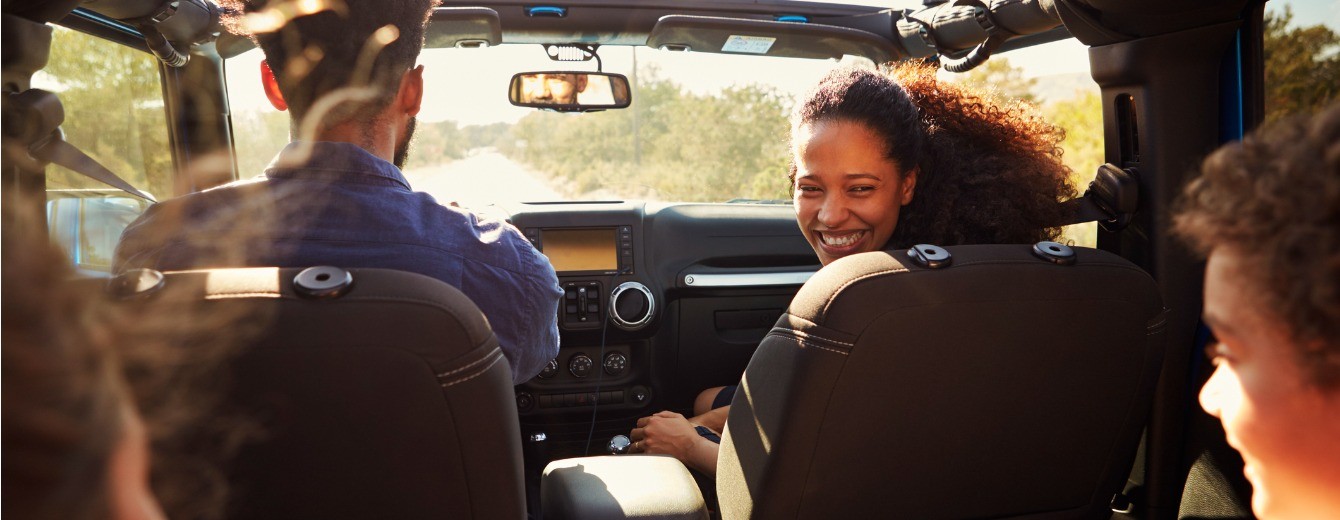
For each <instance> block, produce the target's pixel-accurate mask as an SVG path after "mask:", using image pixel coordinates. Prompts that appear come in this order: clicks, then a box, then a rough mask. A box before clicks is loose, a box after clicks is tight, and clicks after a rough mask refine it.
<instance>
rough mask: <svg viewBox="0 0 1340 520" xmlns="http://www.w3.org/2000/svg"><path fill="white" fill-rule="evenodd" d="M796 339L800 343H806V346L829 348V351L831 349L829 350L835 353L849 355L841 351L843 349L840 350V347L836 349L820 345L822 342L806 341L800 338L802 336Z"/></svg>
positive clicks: (820, 348) (821, 348)
mask: <svg viewBox="0 0 1340 520" xmlns="http://www.w3.org/2000/svg"><path fill="white" fill-rule="evenodd" d="M795 339H796V342H797V343H800V344H802V345H805V346H809V347H814V348H817V349H819V350H827V351H829V352H834V353H838V354H842V355H844V356H846V355H847V352H843V351H841V350H838V349H835V348H832V347H825V346H823V345H820V344H818V343H810V342H808V341H805V340H803V339H800V338H795Z"/></svg>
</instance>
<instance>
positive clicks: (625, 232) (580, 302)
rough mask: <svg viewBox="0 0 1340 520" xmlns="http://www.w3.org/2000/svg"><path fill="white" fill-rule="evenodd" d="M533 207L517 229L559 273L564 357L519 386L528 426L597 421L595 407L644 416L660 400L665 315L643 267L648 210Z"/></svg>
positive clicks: (603, 206)
mask: <svg viewBox="0 0 1340 520" xmlns="http://www.w3.org/2000/svg"><path fill="white" fill-rule="evenodd" d="M528 206H529V207H527V211H526V212H525V213H520V214H516V215H514V218H513V224H514V225H516V226H517V227H518V228H520V229H521V231H522V233H523V234H524V235H525V236H526V239H527V240H529V241H530V242H531V244H532V245H534V246H535V248H536V249H538V250H539V251H540V252H541V253H544V255H545V256H546V257H548V258H549V262H550V263H551V264H553V266H554V270H555V271H556V272H557V274H558V279H559V286H560V287H561V288H562V289H563V299H562V301H561V303H560V304H559V308H558V326H559V331H560V336H561V343H560V349H559V354H558V357H557V358H555V359H553V360H551V361H550V362H549V365H548V366H547V367H545V368H544V370H543V371H541V372H540V374H539V375H538V376H536V377H535V378H534V379H532V380H530V381H528V382H527V383H525V384H523V385H520V386H518V387H517V410H518V411H519V412H520V413H521V416H522V419H523V421H525V420H526V417H528V416H530V417H537V418H538V416H560V417H561V416H564V415H569V414H571V415H572V418H573V420H581V419H578V417H579V416H580V417H585V418H586V419H589V416H590V414H591V411H592V408H593V407H599V408H600V409H601V410H604V411H610V412H615V413H617V412H618V411H624V412H625V414H622V415H636V414H637V411H638V410H640V409H642V408H644V407H646V406H647V405H648V404H649V402H650V400H651V398H652V391H651V387H650V380H649V371H650V370H649V366H650V363H649V360H650V344H651V341H650V339H651V335H650V334H651V329H652V325H653V324H654V322H655V320H656V316H657V311H658V309H657V307H658V306H657V293H656V291H655V290H653V288H652V286H653V283H652V281H651V279H650V278H649V277H648V276H647V274H648V273H646V272H645V271H647V270H646V269H643V268H642V266H641V265H639V262H640V261H643V259H645V257H646V255H645V252H644V250H643V247H642V246H643V244H642V237H641V236H640V235H641V231H642V219H641V211H640V207H639V206H636V205H633V204H618V203H605V204H591V205H580V204H579V205H575V207H574V205H571V204H568V205H540V204H536V205H528ZM579 414H580V415H579ZM602 415H603V414H602ZM545 422H550V421H547V420H546V421H545ZM551 424H552V423H551Z"/></svg>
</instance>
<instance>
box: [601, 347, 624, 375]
mask: <svg viewBox="0 0 1340 520" xmlns="http://www.w3.org/2000/svg"><path fill="white" fill-rule="evenodd" d="M604 367H605V373H606V374H609V375H612V376H617V375H619V374H622V373H623V371H624V369H627V368H628V356H625V355H624V354H623V352H610V353H609V354H605V362H604Z"/></svg>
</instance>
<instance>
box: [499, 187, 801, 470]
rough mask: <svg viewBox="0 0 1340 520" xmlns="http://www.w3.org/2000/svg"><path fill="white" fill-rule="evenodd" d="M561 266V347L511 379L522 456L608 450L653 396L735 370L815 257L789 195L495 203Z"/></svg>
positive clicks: (667, 395) (665, 398)
mask: <svg viewBox="0 0 1340 520" xmlns="http://www.w3.org/2000/svg"><path fill="white" fill-rule="evenodd" d="M501 209H503V210H504V211H506V215H505V217H506V218H507V219H508V220H509V221H510V222H511V223H512V224H513V225H514V226H516V227H517V228H518V229H520V230H521V231H522V233H523V234H524V235H525V236H526V238H527V239H528V240H530V242H531V243H532V244H533V245H535V247H536V248H537V249H539V250H540V251H541V252H542V253H544V254H545V255H546V256H547V257H548V258H549V259H550V262H551V263H552V264H553V265H554V268H555V270H556V271H557V272H558V278H559V285H560V286H561V287H562V288H563V291H564V295H563V302H562V304H560V306H559V310H558V323H559V332H560V351H559V355H558V357H557V358H555V359H554V360H552V361H550V363H549V365H548V366H547V367H546V368H545V369H544V370H543V371H542V372H541V373H540V374H539V375H538V376H536V377H535V378H533V379H532V380H530V381H528V382H526V383H524V384H522V385H518V386H517V387H516V399H517V410H518V412H519V413H520V419H521V426H522V433H523V435H524V436H525V438H526V440H527V441H528V442H527V443H526V447H527V450H528V453H527V457H526V458H527V460H528V461H534V460H538V461H547V460H552V459H555V458H561V457H568V456H578V455H582V454H584V453H603V448H602V447H603V445H604V443H605V442H606V441H608V440H609V438H610V437H611V436H612V435H616V434H627V433H628V430H629V429H631V428H632V426H633V422H634V421H635V420H636V418H638V417H642V416H646V415H650V414H652V413H655V412H657V411H660V410H673V411H678V412H681V413H684V414H685V415H689V414H690V413H691V409H692V403H693V399H694V398H695V397H696V396H697V394H698V393H699V392H701V391H702V390H704V389H707V388H710V387H713V386H721V385H727V384H734V383H736V382H738V381H739V378H740V374H741V373H743V371H744V368H745V365H746V364H748V362H749V358H750V357H751V356H752V355H753V352H754V349H755V348H756V347H757V346H758V343H759V342H760V341H761V340H762V338H763V336H764V335H765V334H767V332H768V330H770V329H771V328H772V326H773V324H774V323H776V321H777V319H778V318H779V317H780V316H781V315H782V313H783V312H784V311H785V309H786V307H787V305H788V304H789V303H790V301H791V298H792V297H794V296H795V293H796V291H797V290H798V289H799V288H800V286H801V285H802V284H803V283H804V282H805V281H806V280H808V279H809V277H810V276H811V275H812V274H813V273H814V272H815V271H817V270H818V269H819V261H818V259H817V258H816V257H815V255H814V252H813V250H812V249H811V248H810V246H809V245H808V244H807V243H806V242H805V239H804V237H803V236H802V235H801V233H800V231H799V229H798V228H797V226H796V221H795V212H794V210H793V209H792V207H791V206H789V205H754V204H662V203H642V202H561V203H525V204H518V205H513V206H507V207H503V208H501Z"/></svg>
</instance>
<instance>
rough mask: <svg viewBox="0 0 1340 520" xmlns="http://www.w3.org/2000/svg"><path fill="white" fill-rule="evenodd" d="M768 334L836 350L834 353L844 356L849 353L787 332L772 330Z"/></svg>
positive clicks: (831, 350) (818, 347)
mask: <svg viewBox="0 0 1340 520" xmlns="http://www.w3.org/2000/svg"><path fill="white" fill-rule="evenodd" d="M768 335H769V336H779V337H781V338H783V339H789V340H792V341H795V342H796V343H799V344H801V345H804V346H807V347H814V348H817V349H819V350H827V351H829V352H834V353H837V354H842V355H844V356H846V355H849V353H848V352H845V351H842V350H838V349H835V348H832V347H825V346H823V345H820V344H817V343H811V342H809V341H806V340H805V339H803V338H800V337H797V336H794V335H791V334H786V333H783V332H770V333H768Z"/></svg>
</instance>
